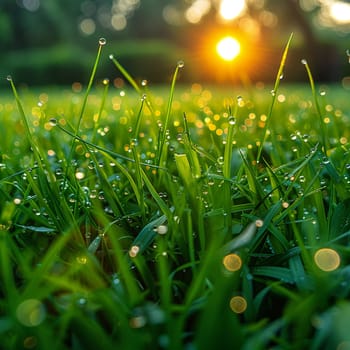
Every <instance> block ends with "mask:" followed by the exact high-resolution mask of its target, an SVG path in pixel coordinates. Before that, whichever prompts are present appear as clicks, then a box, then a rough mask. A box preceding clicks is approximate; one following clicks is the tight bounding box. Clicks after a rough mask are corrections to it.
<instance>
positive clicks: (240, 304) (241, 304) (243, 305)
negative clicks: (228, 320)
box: [230, 296, 248, 314]
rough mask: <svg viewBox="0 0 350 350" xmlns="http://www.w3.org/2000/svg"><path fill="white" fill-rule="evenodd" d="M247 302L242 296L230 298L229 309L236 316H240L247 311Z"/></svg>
mask: <svg viewBox="0 0 350 350" xmlns="http://www.w3.org/2000/svg"><path fill="white" fill-rule="evenodd" d="M247 306H248V305H247V301H246V300H245V299H244V298H243V297H242V296H235V297H232V298H231V300H230V308H231V310H232V311H233V312H235V313H236V314H241V313H243V312H244V311H245V310H246V309H247Z"/></svg>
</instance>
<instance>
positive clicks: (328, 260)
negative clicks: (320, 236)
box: [314, 248, 340, 272]
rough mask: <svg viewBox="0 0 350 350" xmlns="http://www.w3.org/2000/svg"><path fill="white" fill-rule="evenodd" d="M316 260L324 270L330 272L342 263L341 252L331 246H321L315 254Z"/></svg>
mask: <svg viewBox="0 0 350 350" xmlns="http://www.w3.org/2000/svg"><path fill="white" fill-rule="evenodd" d="M314 260H315V263H316V265H317V266H318V268H320V269H321V270H322V271H326V272H330V271H334V270H336V269H337V268H338V267H339V265H340V256H339V254H338V253H337V252H336V251H335V250H334V249H331V248H321V249H319V250H318V251H317V252H316V253H315V255H314Z"/></svg>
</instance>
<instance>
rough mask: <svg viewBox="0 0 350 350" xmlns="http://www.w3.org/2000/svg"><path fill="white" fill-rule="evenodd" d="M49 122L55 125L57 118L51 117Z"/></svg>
mask: <svg viewBox="0 0 350 350" xmlns="http://www.w3.org/2000/svg"><path fill="white" fill-rule="evenodd" d="M49 122H50V125H51V126H56V125H57V119H55V118H51V119H50V121H49Z"/></svg>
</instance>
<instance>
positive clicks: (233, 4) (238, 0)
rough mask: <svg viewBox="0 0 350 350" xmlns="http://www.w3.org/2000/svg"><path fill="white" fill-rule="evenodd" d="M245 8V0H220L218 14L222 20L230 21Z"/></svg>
mask: <svg viewBox="0 0 350 350" xmlns="http://www.w3.org/2000/svg"><path fill="white" fill-rule="evenodd" d="M245 8H246V4H245V0H222V1H221V3H220V9H219V14H220V16H221V17H222V18H223V19H224V20H227V21H230V20H233V19H235V18H237V17H239V16H240V15H241V14H242V13H243V12H244V10H245Z"/></svg>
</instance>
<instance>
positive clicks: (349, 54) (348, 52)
mask: <svg viewBox="0 0 350 350" xmlns="http://www.w3.org/2000/svg"><path fill="white" fill-rule="evenodd" d="M346 55H347V56H348V57H350V49H347V50H346Z"/></svg>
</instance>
